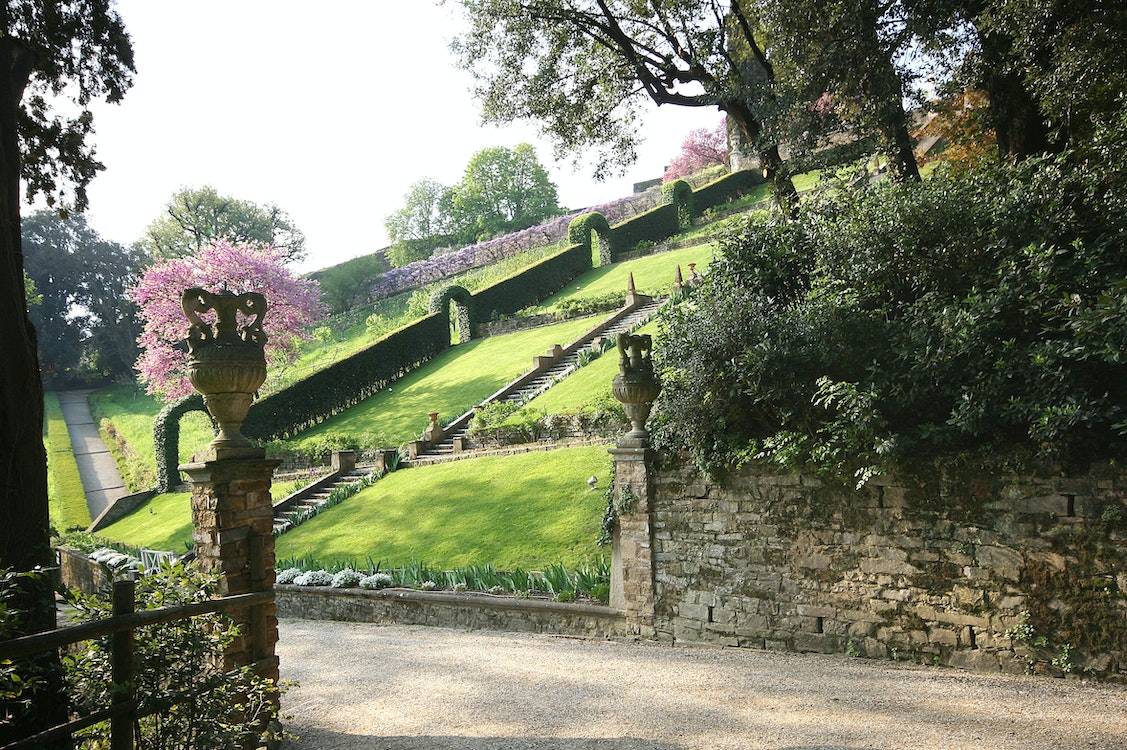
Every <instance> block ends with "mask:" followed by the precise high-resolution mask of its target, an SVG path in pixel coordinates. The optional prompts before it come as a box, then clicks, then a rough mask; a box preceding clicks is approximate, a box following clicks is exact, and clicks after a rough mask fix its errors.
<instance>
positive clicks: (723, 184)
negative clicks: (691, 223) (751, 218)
mask: <svg viewBox="0 0 1127 750" xmlns="http://www.w3.org/2000/svg"><path fill="white" fill-rule="evenodd" d="M763 182H764V177H763V172H761V171H760V170H758V169H741V170H740V171H738V172H732V173H731V174H729V175H724V176H723V177H721V178H720V179H718V180H713V181H712V182H710V183H708V184H707V185H701V186H700V187H699V188H697V189H696V190H694V191H693V203H692V207H693V212H694V214H700V213H703V212H704V211H707V210H708V209H710V208H713V207H714V206H719V205H720V204H721V203H728V202H729V201H731V200H733V199H735V198H738V197H739V196H741V195H743V194H744V193H747V192H750V191H751V190H752V188H754V187H755V186H757V185H762V184H763Z"/></svg>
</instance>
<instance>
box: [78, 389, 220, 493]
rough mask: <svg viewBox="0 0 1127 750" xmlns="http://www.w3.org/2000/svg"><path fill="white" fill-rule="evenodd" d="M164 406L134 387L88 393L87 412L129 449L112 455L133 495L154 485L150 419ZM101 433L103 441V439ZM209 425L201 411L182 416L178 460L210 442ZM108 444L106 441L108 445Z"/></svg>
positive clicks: (184, 459) (112, 447)
mask: <svg viewBox="0 0 1127 750" xmlns="http://www.w3.org/2000/svg"><path fill="white" fill-rule="evenodd" d="M163 407H164V404H163V403H161V402H160V401H159V400H158V399H156V398H155V397H153V396H150V395H148V394H147V393H145V392H144V391H143V390H141V389H139V388H137V387H135V386H133V385H113V386H109V387H107V388H103V389H101V390H98V391H95V392H94V393H91V394H90V411H91V412H93V414H94V420H95V421H96V422H99V423H100V422H101V421H102V419H103V418H105V419H108V420H110V421H111V422H113V425H114V429H115V430H116V431H117V432H118V434H120V435H121V436H122V437H123V438H125V441H126V443H127V444H128V446H129V451H127V452H126V455H122V454H121V452H119V451H116V450H114V446H113V445H110V449H111V450H112V451H113V452H114V458H115V459H116V460H117V463H118V471H120V472H121V476H122V478H123V479H124V480H125V482H126V484H127V485H128V486H129V488H130V489H131V490H133V491H135V492H140V491H141V490H146V489H149V488H151V487H152V486H153V485H154V484H155V482H156V459H155V458H154V456H153V419H154V418H155V417H156V415H157V413H158V412H159V411H160V410H161V409H162V408H163ZM105 437H106V436H105V435H104V434H103V439H105ZM211 438H212V432H211V422H210V421H209V420H208V418H207V415H205V414H204V413H203V412H191V413H189V414H185V415H184V417H183V418H182V419H181V420H180V460H181V461H182V462H184V461H187V460H188V459H190V458H191V457H192V454H193V453H195V452H197V451H199V450H200V449H201V448H203V447H204V446H205V445H207V444H208V443H209V442H211ZM109 442H111V441H107V443H109Z"/></svg>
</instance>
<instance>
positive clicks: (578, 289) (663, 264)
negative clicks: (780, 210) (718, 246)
mask: <svg viewBox="0 0 1127 750" xmlns="http://www.w3.org/2000/svg"><path fill="white" fill-rule="evenodd" d="M713 249H714V246H713V245H712V244H711V243H709V244H704V245H695V246H693V247H685V248H681V249H680V250H670V251H669V252H664V253H656V254H654V255H646V256H644V257H641V258H635V259H634V260H625V261H621V262H619V263H612V264H611V265H609V266H601V267H599V268H593V269H591V270H590V271H588V272H587V273H585V274H583V275H582V276H580V277H579V278H577V279H575V280H574V281H572V282H570V283H569V284H568V285H567V286H566V287H564V288H563V289H561V290H560V291H559V292H557V293H556V294H554V295H552V296H551V297H549V298H548V299H546V300H544V302H542V303H541V304H540V305H538V306H537V307H536V308H535V310H536V312H548V311H550V310H554V309H555V308H556V306H557V305H559V304H560V303H561V302H563V301H565V300H571V299H588V298H591V297H601V296H602V295H604V294H611V293H613V292H622V296H623V298H625V297H626V284H627V280H628V277H629V276H630V274H631V273H633V274H634V285H635V286H636V287H637V288H638V291H639V292H642V293H647V292H659V291H665V290H667V289H669V287H671V286H673V278H674V274H675V273H676V270H677V265H678V264H680V266H681V272H682V273H683V274H684V275H685V277H686V278H688V275H689V263H696V264H697V268H698V270H701V271H703V270H704V268H705V267H706V266H707V265H708V263H709V262H710V261H711V260H712V255H713Z"/></svg>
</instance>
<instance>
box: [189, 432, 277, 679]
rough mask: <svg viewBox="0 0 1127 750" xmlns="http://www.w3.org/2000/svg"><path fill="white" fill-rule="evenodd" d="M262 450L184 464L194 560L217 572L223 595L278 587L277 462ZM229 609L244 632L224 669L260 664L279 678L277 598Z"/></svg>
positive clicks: (266, 674)
mask: <svg viewBox="0 0 1127 750" xmlns="http://www.w3.org/2000/svg"><path fill="white" fill-rule="evenodd" d="M251 450H252V451H253V450H254V449H251ZM244 452H249V451H246V449H244ZM259 453H260V454H259V455H253V453H252V454H251V455H244V456H242V457H238V458H218V459H214V458H212V459H211V460H206V459H205V460H203V461H200V462H198V463H190V464H184V465H182V466H180V471H182V472H184V473H185V474H187V476H188V481H189V482H190V483H191V486H192V525H193V527H194V532H193V538H194V539H195V543H196V560H197V561H198V564H199V566H200V568H201V569H202V570H204V571H205V572H210V573H215V574H218V575H219V594H220V595H221V596H233V595H235V594H248V593H252V592H256V591H270V592H273V590H274V534H273V525H274V516H273V510H272V507H271V498H270V481H271V477H272V475H273V473H274V468H275V467H276V466H277V465H278V461H276V460H273V459H267V458H265V455H264V454H262V453H261V452H259ZM209 458H210V457H209ZM228 614H229V615H230V616H231V618H232V619H233V620H235V622H237V623H238V624H239V629H240V631H241V632H242V637H241V638H239V639H238V640H237V641H236V642H235V643H233V644H232V645H231V647H230V648H229V649H228V651H227V653H226V655H225V668H227V669H233V668H235V667H239V666H245V665H249V664H256V665H257V667H258V673H259V674H260V675H262V676H263V677H269V678H272V679H275V680H277V679H278V657H277V655H276V653H275V646H276V644H277V642H278V617H277V608H276V605H275V604H274V601H273V600H272V599H271V600H270V601H269V602H267V603H265V604H259V605H255V606H253V607H246V608H240V609H238V610H233V611H231V612H229V613H228Z"/></svg>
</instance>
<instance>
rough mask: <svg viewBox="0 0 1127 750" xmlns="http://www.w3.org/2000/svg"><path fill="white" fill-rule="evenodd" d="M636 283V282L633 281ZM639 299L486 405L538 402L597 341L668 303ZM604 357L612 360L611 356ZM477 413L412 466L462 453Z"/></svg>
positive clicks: (416, 458) (632, 326)
mask: <svg viewBox="0 0 1127 750" xmlns="http://www.w3.org/2000/svg"><path fill="white" fill-rule="evenodd" d="M631 281H633V279H631ZM637 296H638V298H639V299H638V303H637V304H636V305H634V306H632V307H628V308H626V309H625V310H624V311H619V312H618V313H616V314H615V315H613V316H611V317H610V318H608V319H607V320H606V321H605V322H603V323H602V324H601V325H599V326H596V327H595V328H593V329H591V330H590V331H588V332H587V333H585V334H584V335H583V336H582V337H581V338H579V339H577V340H575V341H573V342H572V343H571V344H569V345H568V346H567V348H566V349H563V350H562V352H561V353H560V355H559V356H558V357H557V358H556V359H555V360H554V361H553V362H552V363H551V364H550V365H547V366H546V367H537V368H536V369H534V370H532V371H531V372H529V373H526V374H525V375H523V376H521V377H520V378H518V379H517V380H515V381H513V382H512V383H510V384H509V385H507V386H505V387H504V388H502V389H501V390H499V391H497V392H496V393H494V394H493V395H492V396H490V397H489V398H487V399H485V400H484V401H483V402H482V405H485V404H491V403H497V402H502V403H525V402H527V401H530V400H532V399H533V398H536V397H537V396H539V395H540V394H541V393H543V392H544V391H546V390H548V389H549V388H551V387H552V386H554V385H555V384H556V383H558V382H560V381H561V380H563V379H564V378H566V377H567V376H568V375H571V374H572V373H573V372H575V371H576V370H577V369H579V367H578V363H579V355H580V353H581V352H583V351H584V350H586V349H588V348H589V347H590V346H591V345H592V344H593V343H595V341H596V340H597V339H603V338H609V339H612V340H613V339H614V337H615V336H617V335H618V334H620V333H627V332H629V331H632V330H634V329H635V328H637V327H639V326H641V325H643V324H645V323H646V322H647V321H648V320H649V319H650V318H652V317H653V316H654V314H655V313H656V312H657V310H658V308H659V307H661V305H662V304H663V303H664V302H665V300H664V299H653V298H649V297H643V296H642V295H637ZM603 356H612V355H611V353H610V352H607V353H605V354H604V355H603ZM473 415H474V410H472V409H471V410H470V411H468V412H466V413H465V414H462V415H461V416H459V417H458V418H457V419H455V420H454V421H453V422H451V423H450V424H448V425H447V426H446V429H445V430H444V431H443V432H444V437H443V439H442V440H441V441H439V442H437V443H433V444H427V445H426V446H425V447H423V448H422V449H421V450H419V451H418V454H417V455H416V456H414V457H413V458H412V459H411V461H412V463H430V462H433V461H435V460H441V459H444V458H447V457H449V456H452V455H454V454H455V453H457V452H459V451H458V449H457V447H456V443H458V442H460V441H462V440H464V439H465V438H466V435H467V434H468V432H469V429H470V422H471V421H472V420H473Z"/></svg>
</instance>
